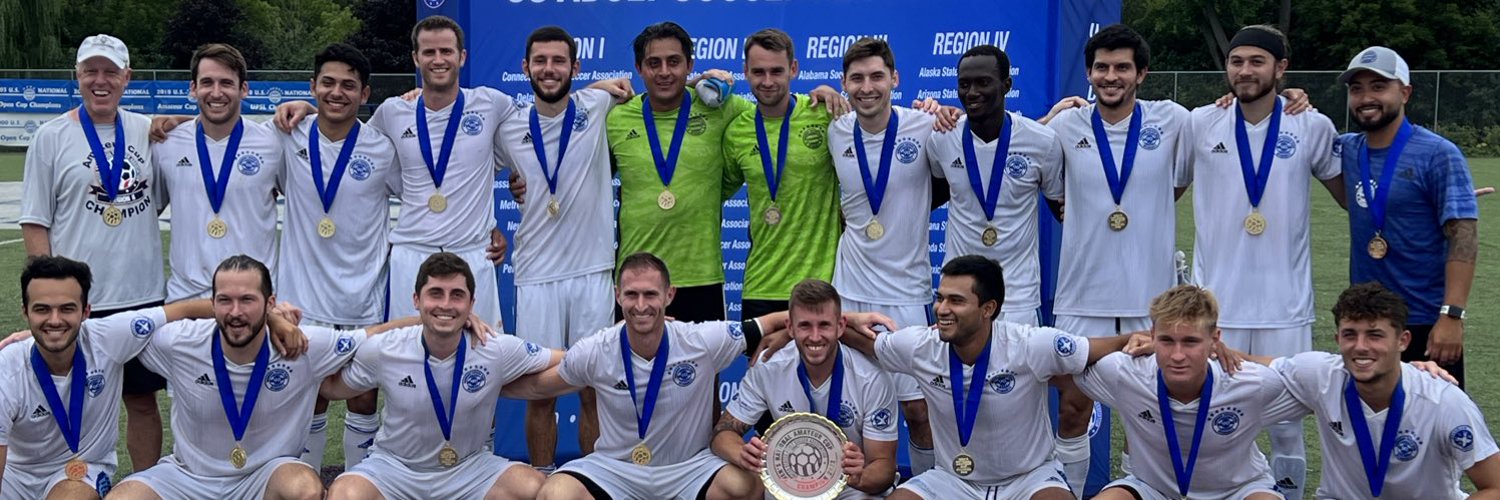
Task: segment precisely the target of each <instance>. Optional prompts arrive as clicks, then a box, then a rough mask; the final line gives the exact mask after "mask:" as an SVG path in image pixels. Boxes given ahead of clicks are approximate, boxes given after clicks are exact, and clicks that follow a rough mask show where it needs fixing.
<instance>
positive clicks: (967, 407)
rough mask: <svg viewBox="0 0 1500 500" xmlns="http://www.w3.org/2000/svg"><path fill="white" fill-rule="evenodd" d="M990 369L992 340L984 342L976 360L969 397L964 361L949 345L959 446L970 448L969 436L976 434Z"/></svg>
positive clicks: (950, 376) (949, 363)
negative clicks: (965, 390) (976, 424)
mask: <svg viewBox="0 0 1500 500" xmlns="http://www.w3.org/2000/svg"><path fill="white" fill-rule="evenodd" d="M989 369H990V340H986V341H985V342H984V351H981V352H980V353H979V359H977V360H975V361H974V373H973V375H971V376H970V380H969V391H968V394H967V397H965V394H964V362H963V360H960V359H958V350H956V349H954V348H953V346H951V345H950V346H948V378H949V379H950V380H951V381H952V383H951V384H949V385H951V386H952V389H953V416H954V417H957V419H958V446H959V448H968V446H969V436H972V435H974V423H975V422H976V421H978V419H979V402H980V400H981V399H983V397H984V381H985V376H986V374H988V373H989Z"/></svg>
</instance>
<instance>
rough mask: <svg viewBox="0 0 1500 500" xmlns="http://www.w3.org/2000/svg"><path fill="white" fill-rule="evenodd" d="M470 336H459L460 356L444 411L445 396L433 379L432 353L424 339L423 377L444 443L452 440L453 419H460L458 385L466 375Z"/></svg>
mask: <svg viewBox="0 0 1500 500" xmlns="http://www.w3.org/2000/svg"><path fill="white" fill-rule="evenodd" d="M467 337H468V335H464V334H463V333H460V334H459V336H458V354H457V355H456V356H455V357H454V359H453V384H452V387H450V388H449V389H448V408H447V411H444V410H443V395H442V394H441V393H439V392H438V386H437V380H436V379H434V378H432V361H431V359H429V358H431V357H432V353H431V351H429V350H428V349H427V338H426V337H423V338H422V376H423V377H425V378H426V379H427V395H428V396H431V397H432V411H433V413H436V414H437V421H438V428H439V429H442V431H443V441H450V440H452V439H453V438H452V436H453V419H455V418H457V417H458V385H459V381H460V380H461V379H463V374H464V351H466V349H465V347H467V346H468V339H467Z"/></svg>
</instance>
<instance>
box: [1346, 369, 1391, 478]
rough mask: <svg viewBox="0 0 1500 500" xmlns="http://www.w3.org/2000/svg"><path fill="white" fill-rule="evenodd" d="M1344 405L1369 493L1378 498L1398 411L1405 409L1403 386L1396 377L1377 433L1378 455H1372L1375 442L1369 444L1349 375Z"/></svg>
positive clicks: (1366, 424) (1366, 423)
mask: <svg viewBox="0 0 1500 500" xmlns="http://www.w3.org/2000/svg"><path fill="white" fill-rule="evenodd" d="M1344 408H1345V409H1346V410H1348V412H1349V423H1352V424H1354V441H1355V443H1357V444H1358V445H1359V458H1360V460H1361V461H1363V462H1364V466H1365V479H1366V480H1367V481H1369V483H1370V495H1371V496H1375V497H1379V496H1380V490H1382V489H1384V488H1385V473H1386V471H1388V470H1390V467H1391V451H1392V450H1395V449H1396V431H1397V430H1398V429H1400V428H1401V413H1402V411H1403V410H1404V409H1405V408H1406V389H1404V388H1402V387H1401V381H1400V380H1399V379H1398V380H1397V381H1396V391H1395V392H1394V393H1393V394H1392V395H1391V406H1390V409H1387V410H1386V412H1385V428H1384V429H1382V430H1381V432H1380V455H1376V454H1375V445H1374V443H1371V440H1370V437H1371V436H1370V422H1368V421H1366V420H1365V411H1364V408H1363V407H1362V406H1361V405H1360V402H1359V390H1358V389H1356V388H1355V387H1354V377H1353V376H1352V375H1351V376H1350V377H1349V381H1348V382H1346V383H1345V385H1344Z"/></svg>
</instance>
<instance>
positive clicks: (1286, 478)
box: [1268, 420, 1307, 498]
mask: <svg viewBox="0 0 1500 500" xmlns="http://www.w3.org/2000/svg"><path fill="white" fill-rule="evenodd" d="M1268 432H1269V433H1270V435H1271V474H1272V476H1273V477H1272V479H1274V480H1275V481H1276V490H1277V491H1280V492H1281V493H1283V494H1285V495H1286V496H1287V498H1301V497H1302V496H1303V493H1304V492H1305V491H1306V490H1305V489H1304V486H1305V485H1306V484H1307V458H1306V457H1307V447H1306V443H1304V442H1303V436H1302V422H1301V421H1300V420H1296V421H1290V422H1278V423H1275V424H1271V426H1270V428H1269V429H1268Z"/></svg>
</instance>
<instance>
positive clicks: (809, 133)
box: [800, 125, 828, 149]
mask: <svg viewBox="0 0 1500 500" xmlns="http://www.w3.org/2000/svg"><path fill="white" fill-rule="evenodd" d="M800 135H801V136H802V145H803V146H806V147H807V149H818V148H822V147H823V146H826V145H828V127H826V126H823V125H808V126H806V127H802V132H801V134H800Z"/></svg>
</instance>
